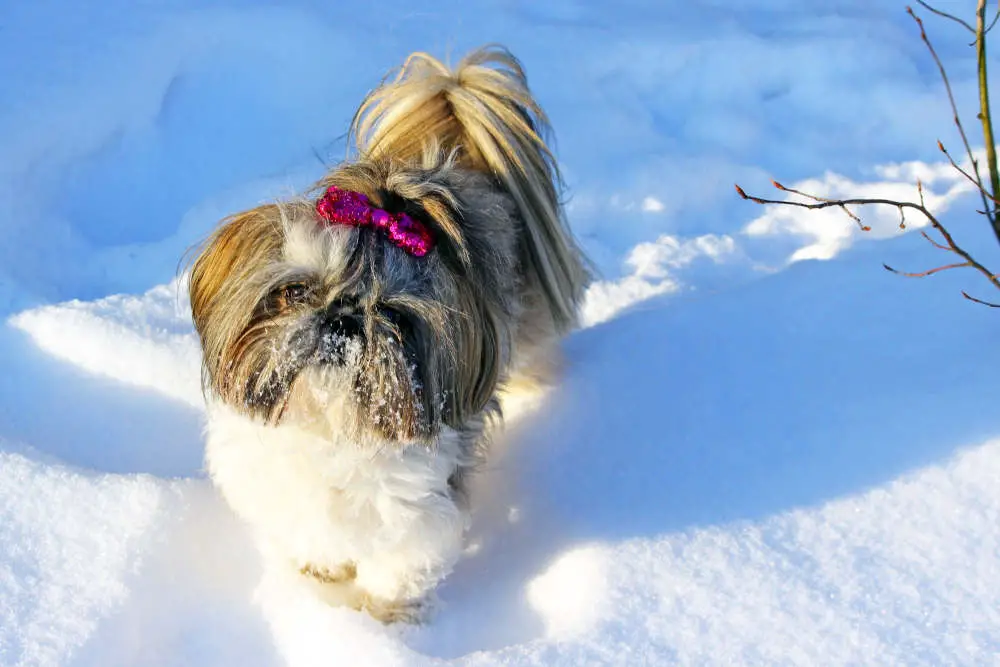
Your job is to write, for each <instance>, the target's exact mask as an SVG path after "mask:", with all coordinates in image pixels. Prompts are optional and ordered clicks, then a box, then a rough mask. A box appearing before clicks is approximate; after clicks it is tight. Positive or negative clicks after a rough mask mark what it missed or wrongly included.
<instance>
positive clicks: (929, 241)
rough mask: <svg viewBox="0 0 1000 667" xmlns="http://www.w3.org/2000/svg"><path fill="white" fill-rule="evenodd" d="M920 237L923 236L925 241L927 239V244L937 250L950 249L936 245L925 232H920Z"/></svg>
mask: <svg viewBox="0 0 1000 667" xmlns="http://www.w3.org/2000/svg"><path fill="white" fill-rule="evenodd" d="M920 235H921V236H923V237H924V238H925V239H927V242H928V243H930V244H931V245H932V246H934V247H935V248H937V249H939V250H951V248H949V247H948V246H946V245H941V244H940V243H938V242H937V241H935V240H934V239H932V238H931V235H930V234H928V233H927V232H925V231H924V230H922V229H921V230H920Z"/></svg>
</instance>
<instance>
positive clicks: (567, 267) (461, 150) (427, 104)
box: [351, 46, 589, 331]
mask: <svg viewBox="0 0 1000 667" xmlns="http://www.w3.org/2000/svg"><path fill="white" fill-rule="evenodd" d="M351 132H352V135H353V136H354V138H355V140H356V142H357V147H358V150H359V151H360V154H361V156H362V157H370V158H378V157H391V158H392V159H397V160H405V161H410V160H413V161H417V162H419V160H420V158H421V156H422V155H423V154H424V152H425V151H426V150H427V149H428V148H431V149H433V148H434V147H437V148H439V149H440V150H443V151H445V152H448V153H451V152H455V153H456V157H457V159H458V163H459V164H460V165H461V166H464V167H468V168H472V169H477V170H480V171H484V172H486V173H489V174H491V175H493V177H495V178H496V179H497V180H498V181H499V182H500V183H501V184H502V185H503V186H504V187H505V189H506V190H507V191H508V192H509V193H510V195H511V197H512V198H513V200H514V203H515V204H516V206H517V208H518V212H519V214H520V217H521V219H522V220H523V222H524V226H525V231H526V233H525V234H524V235H523V238H524V240H523V242H522V247H521V248H520V249H519V251H520V254H521V259H522V262H523V263H524V265H525V266H524V270H525V272H526V274H527V275H526V279H527V280H530V281H534V282H537V288H538V289H539V290H540V291H541V293H542V294H544V295H545V297H546V300H547V301H548V307H549V310H550V311H551V314H552V319H553V322H554V324H555V325H556V327H557V329H558V330H561V331H565V330H566V329H569V328H570V327H572V326H573V324H574V323H575V322H576V313H577V306H578V303H579V301H580V297H581V295H582V292H583V288H584V286H585V284H586V282H587V280H588V278H589V271H588V268H587V265H586V263H585V261H584V259H583V255H582V253H581V252H580V250H579V248H578V247H577V245H576V242H575V240H574V239H573V236H572V234H571V233H570V231H569V228H568V226H567V224H566V221H565V218H564V217H563V211H562V207H561V206H560V203H559V187H560V185H561V178H560V175H559V169H558V167H557V165H556V162H555V159H554V157H553V155H552V153H551V151H550V150H549V148H548V147H547V146H546V144H545V141H544V140H543V135H546V134H548V133H549V126H548V120H547V118H546V116H545V113H544V112H543V111H542V108H541V107H540V106H539V105H538V102H536V101H535V99H534V98H533V97H532V95H531V92H530V91H529V89H528V82H527V79H526V78H525V75H524V70H523V69H522V67H521V63H520V62H518V60H517V59H516V58H515V57H514V56H513V55H512V54H511V53H510V52H509V51H507V50H506V49H504V48H502V47H498V46H490V47H485V48H482V49H479V50H477V51H474V52H473V53H471V54H469V55H468V56H466V57H465V58H463V59H462V61H461V62H460V63H459V64H458V66H457V67H455V68H454V69H452V68H449V67H448V66H446V65H444V64H443V63H442V62H440V61H439V60H437V59H435V58H433V57H431V56H429V55H427V54H426V53H414V54H413V55H411V56H410V57H409V58H408V59H407V60H406V62H405V63H404V64H403V66H402V68H401V69H400V71H399V73H398V75H397V76H396V78H395V79H394V80H392V81H388V82H385V83H384V84H383V85H382V86H380V87H379V88H377V89H376V90H374V91H372V92H371V93H369V95H368V97H367V98H366V99H365V101H364V102H363V103H362V104H361V107H360V108H359V109H358V112H357V113H356V114H355V117H354V121H353V123H352V125H351Z"/></svg>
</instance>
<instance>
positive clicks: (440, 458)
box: [189, 46, 590, 622]
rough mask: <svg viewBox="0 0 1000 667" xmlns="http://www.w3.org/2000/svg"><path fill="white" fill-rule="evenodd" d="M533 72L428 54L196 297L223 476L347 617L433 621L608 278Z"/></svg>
mask: <svg viewBox="0 0 1000 667" xmlns="http://www.w3.org/2000/svg"><path fill="white" fill-rule="evenodd" d="M548 132H549V125H548V120H547V118H546V116H545V113H544V112H543V110H542V108H541V107H540V106H539V104H538V103H537V101H536V100H535V99H534V97H533V96H532V94H531V92H530V90H529V88H528V84H527V79H526V77H525V74H524V70H523V68H522V66H521V64H520V62H519V61H518V60H517V59H516V58H515V57H514V56H513V55H512V54H511V53H510V52H509V51H507V50H505V49H504V48H502V47H499V46H488V47H484V48H481V49H479V50H476V51H474V52H473V53H471V54H469V55H468V56H466V57H465V58H464V59H463V60H462V61H461V62H460V63H459V64H458V65H457V67H455V68H450V67H448V66H446V65H445V64H443V63H442V62H440V61H439V60H436V59H435V58H433V57H431V56H430V55H427V54H424V53H415V54H413V55H411V56H410V57H409V58H408V59H407V60H406V62H405V63H404V64H403V66H402V67H401V68H400V69H399V71H398V73H397V75H396V76H395V78H392V79H389V78H387V79H386V80H384V81H383V83H382V84H381V85H380V86H379V87H377V88H376V89H374V90H373V91H372V92H370V93H369V94H368V96H367V97H366V98H365V99H364V101H363V102H362V104H361V105H360V107H359V109H358V111H357V112H356V114H355V116H354V119H353V121H352V123H351V128H350V133H349V135H348V136H349V137H350V138H351V139H350V141H351V142H352V143H353V144H354V145H355V150H354V153H353V155H350V156H349V157H348V159H347V160H346V161H345V162H343V163H342V164H340V165H338V166H336V167H335V168H333V169H331V170H330V171H329V173H327V174H326V175H325V176H324V177H323V178H322V179H321V180H320V181H319V182H318V183H317V184H316V185H315V186H314V187H313V188H312V189H310V190H309V191H307V192H305V193H303V194H302V195H301V196H300V197H297V198H295V199H293V200H290V201H282V202H274V203H267V204H264V205H261V206H258V207H257V208H254V209H251V210H248V211H244V212H242V213H237V214H235V215H232V216H231V217H229V218H227V219H225V220H223V221H222V223H221V224H220V225H219V227H218V228H217V229H216V230H215V231H214V233H213V234H212V235H211V236H210V237H209V238H208V239H207V240H206V241H205V242H204V244H203V245H202V246H200V247H199V249H198V250H197V252H196V254H195V257H194V260H193V262H192V264H191V267H190V281H189V292H190V294H189V295H190V302H191V308H192V315H193V320H194V325H195V328H196V330H197V333H198V336H199V339H200V342H201V348H202V352H203V378H204V385H205V390H206V403H207V411H208V419H207V427H206V452H205V460H206V468H207V471H208V473H209V475H210V477H211V479H212V481H213V483H214V485H215V486H216V487H217V488H218V490H219V491H220V493H221V495H222V496H223V497H224V498H225V500H226V502H227V503H228V504H229V505H230V506H231V507H232V509H233V510H234V512H235V513H236V514H237V515H239V516H240V517H241V518H242V519H243V520H244V521H245V522H247V523H248V524H249V526H250V527H251V529H252V531H253V532H254V533H255V535H256V537H257V541H258V544H259V545H260V550H261V553H262V556H263V558H264V560H265V563H268V564H275V565H277V566H278V567H288V568H294V569H295V570H298V571H299V572H301V573H302V575H303V576H305V577H306V578H307V579H309V580H310V581H313V582H315V583H316V584H317V585H319V586H320V587H321V589H322V590H323V596H324V597H325V598H326V599H328V600H329V601H331V602H333V603H335V604H340V605H345V606H348V607H352V608H355V609H359V610H365V611H368V612H369V613H370V614H371V615H372V616H374V617H375V618H377V619H379V620H381V621H383V622H393V621H416V620H420V619H421V618H424V617H425V615H426V611H427V609H428V606H429V604H428V602H429V600H431V599H432V593H433V591H434V589H435V587H436V586H437V584H438V583H439V582H440V581H441V580H442V579H443V578H444V577H445V576H447V574H448V573H449V572H450V570H451V569H452V567H453V566H454V564H455V563H456V562H457V560H458V558H459V556H460V554H461V552H462V546H463V545H462V540H463V534H464V532H465V530H466V528H467V524H468V521H469V518H468V517H469V500H468V490H469V480H470V475H471V474H472V473H473V472H474V471H475V470H476V468H477V467H478V466H480V465H481V464H482V462H483V461H484V459H485V457H486V455H487V450H488V443H489V436H490V431H491V430H492V428H493V424H495V423H496V422H497V418H498V416H499V406H500V401H499V397H500V395H501V393H502V392H503V391H504V389H505V388H508V387H510V386H512V385H513V384H517V383H519V382H531V381H545V380H544V377H542V376H544V375H545V373H547V372H548V371H547V370H546V369H547V366H549V365H551V364H550V360H551V359H552V358H553V356H554V355H555V354H556V351H557V350H556V348H557V343H558V341H559V339H560V337H562V336H563V335H565V334H566V333H567V332H568V331H570V330H571V329H572V328H573V327H574V326H575V323H576V313H577V309H578V304H579V301H580V298H581V294H582V292H583V289H584V287H585V285H586V284H587V282H588V280H589V277H590V272H589V269H588V263H587V261H586V259H585V258H584V256H583V253H582V252H581V250H580V248H579V246H578V244H577V242H576V241H575V240H574V238H573V236H572V234H571V233H570V231H569V229H568V226H567V224H566V220H565V215H564V212H563V209H562V207H561V203H560V200H559V196H560V191H561V180H560V176H559V171H558V167H557V165H556V162H555V159H554V157H553V154H552V152H551V151H550V149H549V148H548V146H547V144H546V143H545V137H546V136H547V135H548Z"/></svg>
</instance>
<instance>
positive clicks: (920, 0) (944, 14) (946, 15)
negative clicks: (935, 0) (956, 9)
mask: <svg viewBox="0 0 1000 667" xmlns="http://www.w3.org/2000/svg"><path fill="white" fill-rule="evenodd" d="M917 4H918V5H920V6H921V7H923V8H924V9H926V10H927V11H929V12H931V13H933V14H937V15H938V16H942V17H944V18H946V19H951V20H952V21H954V22H955V23H958V24H959V25H961V26H962V27H964V28H965V29H966V30H968V31H969V32H971V33H972V34H976V29H975V28H973V27H972V26H971V25H969V24H968V23H966V22H965V21H963V20H962V19H960V18H958V17H957V16H953V15H951V14H949V13H947V12H942V11H941V10H940V9H935V8H934V7H931V6H930V5H928V4H927V3H926V2H924V0H917Z"/></svg>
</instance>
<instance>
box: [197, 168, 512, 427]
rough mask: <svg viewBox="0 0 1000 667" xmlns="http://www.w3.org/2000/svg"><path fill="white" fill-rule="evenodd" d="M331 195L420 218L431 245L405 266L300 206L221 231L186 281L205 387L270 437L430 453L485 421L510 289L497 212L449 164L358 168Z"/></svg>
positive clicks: (383, 245)
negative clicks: (358, 197) (296, 432)
mask: <svg viewBox="0 0 1000 667" xmlns="http://www.w3.org/2000/svg"><path fill="white" fill-rule="evenodd" d="M330 184H336V185H338V186H340V187H344V188H345V189H352V190H354V191H359V192H364V193H365V194H366V195H367V196H368V197H369V198H370V199H371V200H372V201H373V202H374V203H375V204H376V205H377V206H379V207H382V208H386V209H389V210H391V209H393V208H395V209H398V210H404V209H405V210H406V212H407V213H408V214H411V215H413V216H415V217H419V218H420V219H422V220H425V221H427V224H428V226H429V227H430V228H431V229H432V231H433V233H434V235H435V236H436V237H437V246H436V247H435V248H434V249H433V250H432V251H431V252H430V253H428V254H427V255H426V256H423V257H416V256H413V255H411V254H407V253H406V252H404V251H403V250H402V249H400V248H397V247H395V246H393V245H392V244H390V243H387V242H386V240H385V239H384V238H383V237H382V235H380V234H379V233H378V232H377V231H375V230H370V229H359V228H356V227H348V226H342V225H332V226H331V225H327V224H324V223H323V221H322V220H321V219H320V218H319V217H318V216H317V214H316V211H315V207H314V203H313V202H309V201H301V202H292V203H284V204H271V205H265V206H261V207H258V208H256V209H253V210H250V211H247V212H245V213H242V214H239V215H236V216H234V217H232V218H230V219H229V220H228V221H226V222H225V223H224V224H223V225H222V226H221V227H220V228H219V229H218V230H217V231H216V233H215V234H214V235H213V236H212V237H211V238H210V239H209V241H208V243H207V244H206V246H205V248H204V250H203V251H202V252H201V253H200V255H199V256H198V257H197V258H196V260H195V262H194V265H193V268H192V272H191V285H190V294H191V305H192V310H193V314H194V321H195V326H196V328H197V330H198V333H199V336H200V338H201V342H202V348H203V352H204V369H205V376H206V378H205V379H206V385H207V388H208V389H209V391H210V392H212V393H213V394H214V395H215V396H216V397H218V398H219V399H221V400H222V401H224V402H225V403H227V404H228V405H229V406H230V407H232V408H235V409H236V410H238V411H240V412H242V413H244V414H246V415H247V416H249V417H252V418H255V419H259V420H262V421H265V422H267V423H269V424H281V423H288V422H294V423H296V424H299V425H303V426H309V427H317V426H318V427H320V428H324V429H335V430H338V431H339V432H341V433H345V434H347V435H348V436H350V437H352V438H354V439H360V438H364V437H366V436H368V437H374V438H376V439H378V440H381V441H392V442H399V443H409V442H429V441H430V440H432V439H433V437H434V436H435V435H436V434H437V432H438V431H439V429H440V427H441V426H442V425H443V424H447V425H449V426H453V427H456V428H459V427H460V426H461V424H462V422H463V421H464V420H465V419H467V418H469V417H471V416H474V415H475V414H477V413H479V412H481V411H482V410H483V409H484V408H485V407H486V406H487V404H488V403H489V401H490V400H491V398H492V396H493V394H494V392H495V389H496V385H497V383H498V382H499V381H500V380H501V379H502V378H501V374H502V369H503V368H504V367H505V365H506V361H507V357H508V355H509V346H510V338H511V335H512V332H511V331H510V329H509V327H511V326H512V324H511V323H512V322H513V321H514V317H513V315H514V310H515V308H516V295H515V291H516V284H517V283H516V279H515V277H514V270H515V258H514V257H513V247H514V240H513V233H514V224H513V222H512V221H511V220H510V218H509V216H508V213H507V210H508V208H509V207H508V206H507V205H506V204H505V201H504V200H503V198H502V197H500V196H499V195H496V194H495V193H493V192H492V191H491V189H490V187H489V186H488V184H487V183H486V182H485V180H480V179H473V180H471V181H470V180H469V179H468V178H467V177H458V176H457V175H455V174H454V173H453V172H452V171H451V169H450V168H449V165H447V164H445V165H439V166H438V167H437V168H436V169H430V170H413V169H410V170H399V169H398V168H396V167H393V166H391V165H365V164H354V165H350V166H348V167H345V168H343V169H341V170H340V171H338V172H335V173H334V174H332V175H331V176H330V177H329V178H328V179H327V180H326V181H325V182H324V183H323V184H322V185H324V186H325V185H330ZM477 211H478V212H481V214H480V213H475V212H477ZM499 218H502V220H498V219H499ZM498 223H499V224H498ZM504 230H506V231H504Z"/></svg>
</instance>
